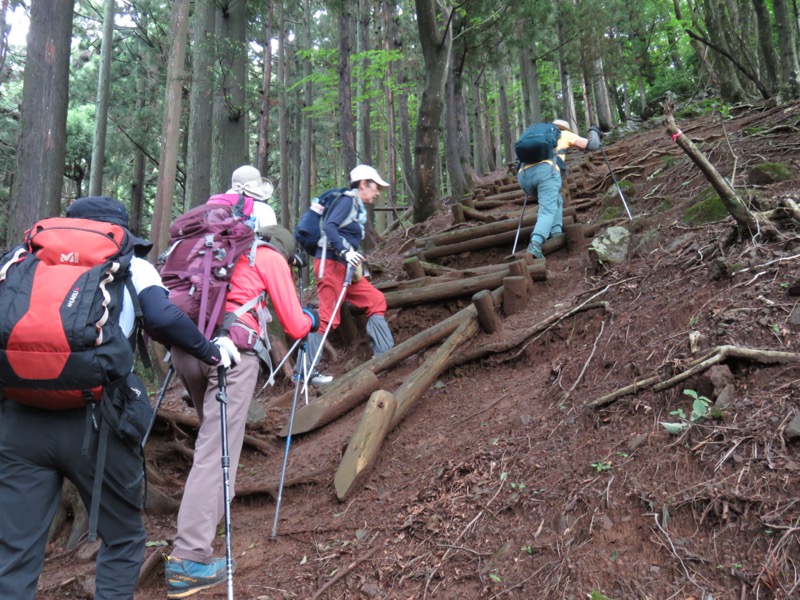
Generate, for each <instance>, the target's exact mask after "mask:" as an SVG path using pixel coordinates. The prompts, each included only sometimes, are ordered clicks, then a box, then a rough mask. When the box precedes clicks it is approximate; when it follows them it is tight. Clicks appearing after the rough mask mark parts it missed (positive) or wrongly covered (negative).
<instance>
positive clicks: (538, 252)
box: [528, 240, 544, 258]
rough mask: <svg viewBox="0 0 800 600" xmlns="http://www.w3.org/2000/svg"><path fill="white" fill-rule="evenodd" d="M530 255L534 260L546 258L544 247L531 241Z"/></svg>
mask: <svg viewBox="0 0 800 600" xmlns="http://www.w3.org/2000/svg"><path fill="white" fill-rule="evenodd" d="M528 254H531V255H532V256H533V258H544V254H542V245H541V244H540V243H538V242H535V241H533V240H531V243H530V244H528Z"/></svg>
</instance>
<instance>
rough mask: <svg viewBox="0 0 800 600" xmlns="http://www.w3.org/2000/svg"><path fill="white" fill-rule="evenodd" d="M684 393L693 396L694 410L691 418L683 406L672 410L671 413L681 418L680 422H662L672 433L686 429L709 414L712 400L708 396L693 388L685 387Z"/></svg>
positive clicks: (675, 433)
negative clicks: (687, 415) (687, 416)
mask: <svg viewBox="0 0 800 600" xmlns="http://www.w3.org/2000/svg"><path fill="white" fill-rule="evenodd" d="M683 393H684V395H686V396H689V397H690V398H692V412H691V414H690V415H689V418H688V419H687V418H686V413H685V412H684V410H683V409H682V408H678V409H676V410H673V411H671V412H670V413H669V414H670V415H672V416H674V417H678V418H679V419H680V422H679V423H669V422H664V421H662V422H661V426H662V427H663V428H664V429H665V430H666V431H667V432H668V433H671V434H672V435H677V434H679V433H682V432H684V431H686V430H687V429H688V428H689V426H690V425H691V424H692V423H696V422H697V421H700V420H702V419H705V418H706V417H707V416H708V415H709V404H710V402H711V401H710V400H709V399H708V398H706V397H705V396H701V395H699V394H698V393H697V392H696V391H695V390H692V389H685V390H683Z"/></svg>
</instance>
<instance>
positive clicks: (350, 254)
mask: <svg viewBox="0 0 800 600" xmlns="http://www.w3.org/2000/svg"><path fill="white" fill-rule="evenodd" d="M344 259H345V260H346V261H347V264H348V265H350V266H351V267H357V266H358V263H360V262H361V261H362V260H364V255H363V254H361V253H359V252H356V251H355V250H348V251H347V252H345V253H344Z"/></svg>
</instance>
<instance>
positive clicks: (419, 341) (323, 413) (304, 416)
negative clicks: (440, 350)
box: [292, 288, 503, 435]
mask: <svg viewBox="0 0 800 600" xmlns="http://www.w3.org/2000/svg"><path fill="white" fill-rule="evenodd" d="M502 297H503V289H502V288H498V289H496V290H494V291H493V292H492V298H493V300H494V302H495V304H498V303H499V302H500V299H501V298H502ZM475 314H477V310H476V309H475V307H474V306H473V305H471V304H470V305H469V306H467V307H465V308H463V309H461V310H460V311H458V312H457V313H455V314H454V315H451V316H449V317H448V318H446V319H445V320H444V321H442V322H440V323H437V324H436V325H434V326H433V327H430V328H428V329H426V330H425V331H421V332H420V333H418V334H417V335H415V336H414V337H411V338H409V339H407V340H406V341H404V342H401V343H399V344H397V345H396V346H395V347H394V348H392V349H391V350H389V351H387V352H384V353H383V354H381V355H380V356H376V357H375V358H373V359H371V360H368V361H367V362H365V363H364V364H362V365H360V366H358V367H356V368H355V369H353V370H351V371H350V372H349V373H346V374H345V375H343V376H342V377H339V378H337V379H335V380H334V382H333V383H331V384H330V386H329V387H328V389H326V391H325V394H323V395H322V396H321V397H320V398H319V399H318V400H317V401H316V402H313V403H312V404H306V405H304V406H301V407H299V408H298V409H297V412H296V413H295V415H294V423H293V427H292V435H295V434H298V433H306V432H309V431H313V430H314V429H318V428H320V427H322V426H323V425H327V424H328V423H330V422H331V421H333V420H334V419H336V418H338V417H340V416H341V415H343V414H344V413H346V412H347V411H348V410H350V409H351V408H353V407H352V406H350V405H348V403H347V402H346V401H345V400H344V399H343V398H342V397H341V394H339V393H338V390H339V389H340V388H343V387H344V386H347V385H349V382H351V381H352V380H353V379H355V378H357V377H359V374H360V373H361V371H365V370H368V371H371V372H372V373H374V374H376V375H377V374H378V373H380V372H382V371H384V370H386V369H388V368H390V367H392V366H394V365H396V364H397V363H399V362H401V361H403V360H405V359H406V358H408V357H410V356H413V355H414V354H416V353H417V352H419V351H421V350H424V349H425V348H427V347H428V346H431V345H433V344H435V343H436V342H438V341H439V340H441V339H443V338H445V337H447V336H448V335H450V334H451V333H453V331H455V330H456V328H458V326H459V325H460V324H461V323H462V321H464V319H466V318H467V317H469V315H475ZM317 405H319V406H317ZM312 407H313V408H312Z"/></svg>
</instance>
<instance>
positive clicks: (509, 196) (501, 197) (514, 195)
mask: <svg viewBox="0 0 800 600" xmlns="http://www.w3.org/2000/svg"><path fill="white" fill-rule="evenodd" d="M520 196H522V197H523V199H524V197H525V192H523V191H522V188H520V187H519V186H517V188H516V189H515V190H511V191H509V192H503V193H501V194H493V195H491V196H486V198H485V199H484V200H482V201H480V202H476V203H475V208H478V207H480V206H481V205H482V204H483V203H485V202H512V201H514V200H517V199H519V197H520Z"/></svg>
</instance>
